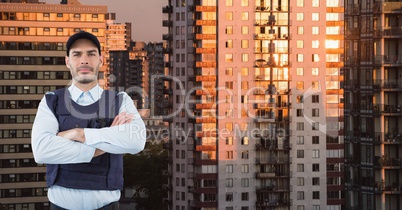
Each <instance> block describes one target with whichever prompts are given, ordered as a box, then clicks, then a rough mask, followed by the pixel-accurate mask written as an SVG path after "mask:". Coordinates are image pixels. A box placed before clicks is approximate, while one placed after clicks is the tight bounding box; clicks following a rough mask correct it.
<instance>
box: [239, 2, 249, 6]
mask: <svg viewBox="0 0 402 210" xmlns="http://www.w3.org/2000/svg"><path fill="white" fill-rule="evenodd" d="M240 5H241V6H242V7H248V0H241V4H240Z"/></svg>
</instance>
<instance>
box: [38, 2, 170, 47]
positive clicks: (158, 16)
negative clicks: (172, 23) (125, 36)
mask: <svg viewBox="0 0 402 210" xmlns="http://www.w3.org/2000/svg"><path fill="white" fill-rule="evenodd" d="M43 1H45V2H46V3H47V4H60V1H61V0H43ZM79 1H80V2H81V3H82V4H84V5H106V6H107V9H108V12H110V13H116V22H117V23H125V22H131V27H132V35H131V36H132V38H131V39H132V40H133V41H144V42H161V41H162V34H164V33H167V28H166V27H162V20H164V19H167V17H166V14H162V7H164V6H166V5H168V0H79Z"/></svg>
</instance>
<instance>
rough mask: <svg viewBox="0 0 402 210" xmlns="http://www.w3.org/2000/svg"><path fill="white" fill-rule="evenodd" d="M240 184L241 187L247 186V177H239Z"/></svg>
mask: <svg viewBox="0 0 402 210" xmlns="http://www.w3.org/2000/svg"><path fill="white" fill-rule="evenodd" d="M241 186H242V187H248V186H249V179H248V178H242V179H241Z"/></svg>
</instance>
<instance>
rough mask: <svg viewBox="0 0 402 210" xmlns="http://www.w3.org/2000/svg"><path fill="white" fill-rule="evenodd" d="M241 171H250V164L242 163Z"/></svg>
mask: <svg viewBox="0 0 402 210" xmlns="http://www.w3.org/2000/svg"><path fill="white" fill-rule="evenodd" d="M241 172H242V173H248V172H249V166H248V164H242V165H241Z"/></svg>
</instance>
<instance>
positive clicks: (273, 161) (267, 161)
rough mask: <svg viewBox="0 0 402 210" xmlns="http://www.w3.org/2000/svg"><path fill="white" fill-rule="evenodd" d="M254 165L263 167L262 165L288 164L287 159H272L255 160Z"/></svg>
mask: <svg viewBox="0 0 402 210" xmlns="http://www.w3.org/2000/svg"><path fill="white" fill-rule="evenodd" d="M255 163H256V164H259V165H264V164H270V165H272V164H290V160H289V157H277V158H275V157H273V158H256V160H255Z"/></svg>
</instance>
